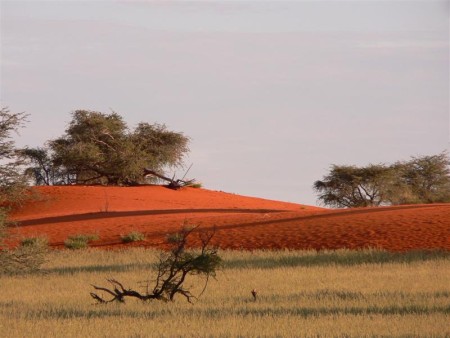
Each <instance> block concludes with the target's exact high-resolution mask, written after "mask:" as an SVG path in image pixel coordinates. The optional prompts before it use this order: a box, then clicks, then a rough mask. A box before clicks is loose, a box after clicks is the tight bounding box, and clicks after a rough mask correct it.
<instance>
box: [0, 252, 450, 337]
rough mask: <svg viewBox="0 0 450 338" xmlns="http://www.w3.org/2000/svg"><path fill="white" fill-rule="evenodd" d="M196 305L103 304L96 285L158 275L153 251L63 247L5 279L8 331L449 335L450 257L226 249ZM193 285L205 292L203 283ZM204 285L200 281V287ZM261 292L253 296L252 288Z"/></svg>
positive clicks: (141, 281) (1, 303) (0, 326)
mask: <svg viewBox="0 0 450 338" xmlns="http://www.w3.org/2000/svg"><path fill="white" fill-rule="evenodd" d="M222 257H223V258H224V264H223V266H222V268H221V270H220V271H219V272H218V274H217V280H210V282H209V285H208V288H207V290H206V292H205V293H204V294H203V295H202V296H201V298H200V299H199V300H198V301H196V303H195V304H194V305H191V304H189V303H187V302H186V301H185V300H184V299H182V298H178V299H176V301H175V302H173V303H170V302H169V303H164V302H158V301H153V302H149V303H141V302H138V301H134V300H129V301H127V303H125V304H106V305H95V304H94V301H93V299H92V298H91V297H90V295H89V292H90V291H92V290H93V289H92V287H91V284H96V285H107V282H106V281H105V278H108V277H114V278H116V279H118V280H120V281H121V282H123V283H124V284H125V286H127V287H130V288H140V287H142V288H144V287H145V281H146V280H147V279H148V278H152V276H153V274H152V273H151V269H152V263H154V262H155V261H156V259H157V252H156V251H153V250H148V249H140V248H134V249H128V250H124V251H102V250H97V249H88V250H78V251H69V250H61V251H53V252H51V253H50V254H49V256H48V262H47V263H46V264H45V266H44V267H43V271H42V272H40V273H37V274H29V275H22V276H2V277H0V289H1V294H2V296H1V298H0V332H1V336H2V337H160V336H164V337H180V336H183V337H209V336H214V337H237V336H245V337H256V336H258V337H265V336H267V337H274V336H278V337H303V336H307V337H311V336H323V337H328V336H329V337H331V336H333V337H336V336H345V337H372V336H377V337H378V336H383V337H387V336H389V337H400V336H401V337H406V336H414V337H418V336H420V337H422V336H429V337H431V336H432V337H445V336H449V335H450V326H449V325H448V323H449V322H450V283H449V281H450V254H449V253H448V252H408V253H388V252H384V251H372V250H365V251H348V250H340V251H320V252H316V251H254V252H248V251H224V252H222ZM197 282H198V281H196V280H195V279H191V280H190V281H188V284H190V285H192V286H193V290H194V291H195V292H197V293H200V292H201V290H202V288H203V284H200V283H197ZM196 284H198V285H196ZM254 288H255V289H257V290H258V299H257V300H256V301H254V300H253V298H252V296H251V293H250V291H251V290H252V289H254Z"/></svg>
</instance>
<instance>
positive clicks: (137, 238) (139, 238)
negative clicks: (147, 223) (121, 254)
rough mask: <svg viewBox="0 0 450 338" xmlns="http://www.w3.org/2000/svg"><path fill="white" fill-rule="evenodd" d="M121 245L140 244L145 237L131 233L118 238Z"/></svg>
mask: <svg viewBox="0 0 450 338" xmlns="http://www.w3.org/2000/svg"><path fill="white" fill-rule="evenodd" d="M120 238H121V239H122V242H123V243H131V242H140V241H143V240H145V235H144V234H143V233H141V232H137V231H133V232H130V233H129V234H127V235H123V236H120Z"/></svg>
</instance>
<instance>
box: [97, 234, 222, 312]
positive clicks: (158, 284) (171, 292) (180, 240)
mask: <svg viewBox="0 0 450 338" xmlns="http://www.w3.org/2000/svg"><path fill="white" fill-rule="evenodd" d="M197 229H198V227H194V228H186V227H185V228H183V229H182V230H181V231H180V232H178V233H175V234H172V235H170V236H169V237H168V245H169V248H168V249H169V250H168V251H167V252H163V253H161V255H160V258H159V262H158V263H157V264H156V266H155V268H156V271H157V272H156V277H155V280H154V281H153V283H154V285H153V288H151V286H150V284H151V282H152V281H147V286H146V291H145V292H143V293H141V292H138V291H136V290H133V289H127V288H125V287H124V286H123V284H122V283H121V282H119V281H117V280H116V279H108V282H109V283H110V284H111V288H107V287H100V286H95V285H93V288H94V289H95V290H96V291H102V292H103V293H106V294H107V295H109V296H110V298H109V299H105V298H104V296H102V295H100V294H99V293H96V292H91V297H92V298H94V299H95V300H96V301H97V302H99V303H111V302H121V303H123V302H125V298H127V297H129V298H137V299H140V300H143V301H149V300H162V301H173V300H174V298H175V296H176V295H181V296H183V297H185V299H186V300H187V301H188V302H189V303H192V299H195V298H197V297H195V296H194V295H193V294H192V293H191V291H190V290H189V289H186V288H185V286H184V283H185V282H186V280H187V278H188V277H189V276H195V275H196V276H200V277H203V278H204V279H205V285H204V288H203V291H202V293H203V292H204V291H205V289H206V287H207V285H208V280H209V278H211V277H215V276H216V270H217V268H218V267H219V266H220V264H221V261H222V259H221V258H220V256H219V255H218V251H217V250H218V248H217V247H215V246H212V245H211V239H212V238H213V236H214V232H197ZM194 231H196V232H197V234H198V235H199V239H200V243H201V245H200V249H199V250H198V251H194V250H187V245H188V239H189V237H190V236H191V235H192V234H193V233H194ZM202 293H201V294H202ZM201 294H200V295H201Z"/></svg>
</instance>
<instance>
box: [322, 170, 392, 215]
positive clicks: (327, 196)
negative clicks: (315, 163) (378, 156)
mask: <svg viewBox="0 0 450 338" xmlns="http://www.w3.org/2000/svg"><path fill="white" fill-rule="evenodd" d="M392 177H393V172H392V170H391V169H390V168H387V167H385V166H384V165H381V164H379V165H369V166H368V167H365V168H358V167H355V166H338V165H332V166H331V170H330V173H329V174H328V175H326V176H324V178H323V180H319V181H316V182H314V189H315V190H316V191H317V192H318V193H319V200H321V201H322V202H323V203H324V204H325V205H329V206H332V207H338V208H342V207H348V208H351V207H369V206H379V205H381V204H384V203H386V201H387V193H388V191H389V186H390V185H391V184H392Z"/></svg>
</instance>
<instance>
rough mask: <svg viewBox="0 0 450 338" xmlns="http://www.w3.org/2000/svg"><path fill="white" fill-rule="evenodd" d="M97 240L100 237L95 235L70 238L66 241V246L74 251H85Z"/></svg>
mask: <svg viewBox="0 0 450 338" xmlns="http://www.w3.org/2000/svg"><path fill="white" fill-rule="evenodd" d="M97 239H98V235H95V234H87V235H74V236H69V237H68V238H67V239H66V240H65V241H64V246H65V247H66V248H68V249H72V250H76V249H84V248H87V247H88V245H89V243H90V242H91V241H95V240H97Z"/></svg>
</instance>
